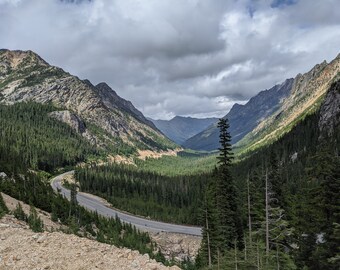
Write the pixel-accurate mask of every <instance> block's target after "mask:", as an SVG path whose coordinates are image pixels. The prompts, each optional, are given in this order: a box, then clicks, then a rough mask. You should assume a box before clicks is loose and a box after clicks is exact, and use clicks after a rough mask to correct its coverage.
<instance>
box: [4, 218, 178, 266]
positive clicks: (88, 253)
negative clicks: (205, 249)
mask: <svg viewBox="0 0 340 270" xmlns="http://www.w3.org/2000/svg"><path fill="white" fill-rule="evenodd" d="M0 269H1V270H5V269H6V270H7V269H8V270H10V269H20V270H23V269H29V270H33V269H36V270H38V269H65V270H77V269H79V270H80V269H121V270H124V269H172V270H175V269H176V270H177V269H179V268H178V267H176V266H173V267H170V268H169V267H166V266H164V265H162V264H160V263H157V262H156V261H154V260H151V259H150V258H149V256H148V255H141V254H140V253H139V252H138V251H132V250H130V249H125V248H123V249H121V248H117V247H114V246H111V245H107V244H102V243H99V242H97V241H94V240H90V239H86V238H80V237H77V236H75V235H69V234H64V233H61V232H44V233H34V232H32V231H31V230H29V229H28V228H27V225H26V224H25V223H24V222H21V221H18V220H17V219H15V218H13V217H12V216H9V215H6V216H5V217H4V218H2V219H1V220H0Z"/></svg>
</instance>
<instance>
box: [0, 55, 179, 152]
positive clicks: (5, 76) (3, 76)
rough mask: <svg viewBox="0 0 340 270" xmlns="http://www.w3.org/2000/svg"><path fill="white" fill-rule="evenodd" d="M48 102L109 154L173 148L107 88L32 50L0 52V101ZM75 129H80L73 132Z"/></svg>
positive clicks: (12, 102)
mask: <svg viewBox="0 0 340 270" xmlns="http://www.w3.org/2000/svg"><path fill="white" fill-rule="evenodd" d="M23 101H34V102H38V103H43V104H47V103H51V104H53V106H55V107H56V108H58V111H59V112H56V113H54V114H53V117H55V118H56V119H58V120H60V121H63V122H66V123H67V124H69V125H70V126H71V127H73V128H74V129H76V130H77V132H79V133H80V134H81V135H82V136H83V137H85V138H86V139H88V140H89V141H90V142H91V143H92V144H95V145H97V146H100V147H101V148H107V149H109V150H110V151H111V152H112V151H114V150H115V149H116V150H117V149H124V151H125V152H126V153H127V154H131V153H135V152H136V150H137V149H148V150H155V151H158V150H166V149H168V148H171V149H173V148H175V147H176V145H175V144H174V143H172V142H171V141H169V140H168V139H167V138H166V137H165V136H164V135H163V134H161V133H160V132H159V131H158V130H157V129H156V127H155V126H154V125H153V123H152V122H150V121H149V120H147V119H146V118H145V117H144V116H143V114H142V113H141V112H139V111H138V110H137V109H136V108H135V107H134V106H133V105H132V103H131V102H129V101H126V100H124V99H122V98H120V97H119V96H118V95H117V94H116V93H115V92H114V91H113V90H112V89H111V88H110V87H109V86H108V85H107V84H105V83H100V84H98V85H97V86H94V85H92V84H91V83H90V82H89V81H88V80H84V81H82V80H80V79H79V78H77V77H76V76H72V75H71V74H69V73H67V72H65V71H63V70H62V69H61V68H58V67H54V66H51V65H49V64H48V63H47V62H45V61H44V60H43V59H42V58H41V57H40V56H38V55H37V54H35V53H34V52H32V51H10V50H4V49H2V50H0V102H1V103H2V104H7V105H11V104H14V103H18V102H23ZM79 127H81V128H80V129H79Z"/></svg>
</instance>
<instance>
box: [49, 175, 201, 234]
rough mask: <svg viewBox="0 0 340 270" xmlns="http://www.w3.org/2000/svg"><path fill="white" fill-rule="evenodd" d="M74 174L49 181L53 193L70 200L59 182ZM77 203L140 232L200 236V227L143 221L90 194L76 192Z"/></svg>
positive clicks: (66, 191)
mask: <svg viewBox="0 0 340 270" xmlns="http://www.w3.org/2000/svg"><path fill="white" fill-rule="evenodd" d="M71 174H74V171H69V172H66V173H63V174H60V175H58V176H56V177H54V178H53V179H52V180H51V186H52V188H53V189H54V190H55V191H58V190H60V193H61V194H62V195H64V196H65V197H66V198H67V199H70V190H68V189H66V188H64V187H63V186H62V185H61V181H62V180H63V178H64V177H65V176H66V175H71ZM77 201H78V203H79V204H80V205H81V206H83V207H85V208H87V209H88V210H90V211H97V213H98V214H100V215H102V216H105V217H115V216H118V217H119V218H120V220H121V221H123V222H125V223H130V224H131V225H134V226H136V228H139V229H141V230H147V231H152V232H171V233H181V234H189V235H196V236H201V235H202V229H201V228H200V227H194V226H185V225H176V224H171V223H165V222H159V221H154V220H150V219H145V218H141V217H136V216H133V215H131V214H126V213H123V212H120V211H117V210H116V209H113V208H110V207H109V206H108V204H107V202H106V201H105V200H103V199H102V198H100V197H97V196H94V195H92V194H88V193H84V192H78V193H77Z"/></svg>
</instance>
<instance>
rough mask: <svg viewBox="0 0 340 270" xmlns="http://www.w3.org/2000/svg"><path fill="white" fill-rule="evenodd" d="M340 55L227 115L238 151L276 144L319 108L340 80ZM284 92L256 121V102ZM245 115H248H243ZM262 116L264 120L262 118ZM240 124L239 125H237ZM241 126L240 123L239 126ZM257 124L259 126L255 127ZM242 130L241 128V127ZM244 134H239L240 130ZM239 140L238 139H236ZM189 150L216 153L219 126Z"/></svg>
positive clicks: (190, 142) (189, 142)
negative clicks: (301, 120)
mask: <svg viewBox="0 0 340 270" xmlns="http://www.w3.org/2000/svg"><path fill="white" fill-rule="evenodd" d="M339 62H340V54H339V55H338V56H337V57H336V58H335V59H334V60H332V61H331V62H330V63H327V62H326V61H323V62H322V63H320V64H317V65H315V66H314V67H313V68H312V69H311V70H309V71H308V72H306V73H304V74H298V75H297V76H296V77H295V78H294V79H287V80H286V81H285V82H283V83H282V84H281V85H276V86H274V87H272V88H270V89H268V90H264V91H261V92H260V93H259V94H257V95H256V96H254V97H253V98H251V99H250V100H249V101H248V102H247V103H246V104H245V105H239V104H237V105H236V104H235V105H234V106H233V108H232V109H231V110H230V112H229V113H228V114H227V115H226V116H225V117H227V118H229V121H230V133H231V135H232V137H233V144H234V149H235V150H236V152H238V153H241V152H246V151H248V150H254V149H256V148H258V147H260V146H261V145H264V144H266V143H270V142H273V141H274V140H276V139H277V138H278V137H280V136H282V134H284V133H285V132H287V131H289V130H290V129H291V128H292V126H294V125H295V124H296V122H298V121H299V119H302V118H303V117H304V115H305V114H309V113H311V112H313V111H315V109H317V108H318V107H319V106H320V104H321V101H322V98H323V96H324V95H325V93H326V92H327V89H328V88H329V87H330V85H331V83H332V82H333V81H335V80H336V79H337V78H339V77H340V75H339V72H340V64H339ZM280 87H283V88H284V89H282V91H283V92H282V95H281V96H280V95H279V96H280V98H279V99H276V101H277V102H276V103H275V102H274V103H273V104H263V103H262V106H264V107H266V105H270V106H269V107H268V108H269V109H270V111H268V113H267V114H265V113H264V114H258V115H257V117H255V119H253V118H254V115H252V114H253V111H248V112H247V111H246V108H247V107H249V106H250V104H251V103H254V100H258V101H261V95H268V93H273V94H275V89H276V90H277V89H280ZM242 114H245V115H243V116H242ZM244 116H246V117H245V118H248V120H251V119H252V121H253V120H255V121H253V125H250V124H249V121H248V123H246V122H242V118H243V117H244ZM255 116H256V114H255ZM260 116H261V117H260ZM235 123H236V124H235ZM237 123H238V124H237ZM241 123H243V124H241ZM254 123H256V125H254ZM238 126H239V128H238V129H237V127H238ZM237 130H238V131H242V133H241V132H236V131H237ZM235 138H236V139H235ZM183 146H184V147H186V148H192V149H195V150H215V149H217V148H218V129H217V126H210V127H209V128H207V129H206V130H204V131H202V132H201V133H200V134H197V135H196V136H194V137H192V138H190V139H188V140H187V141H186V142H185V143H184V144H183Z"/></svg>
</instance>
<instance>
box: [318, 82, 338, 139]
mask: <svg viewBox="0 0 340 270" xmlns="http://www.w3.org/2000/svg"><path fill="white" fill-rule="evenodd" d="M339 126H340V80H338V81H337V82H335V83H334V84H332V86H331V88H330V89H329V91H328V92H327V95H326V97H325V100H324V102H323V104H322V106H321V109H320V119H319V129H320V134H321V135H320V136H321V138H322V137H323V136H327V135H328V136H330V135H332V134H333V133H334V129H336V128H338V127H339Z"/></svg>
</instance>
